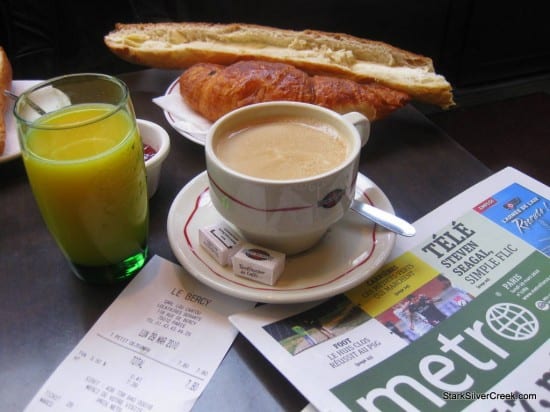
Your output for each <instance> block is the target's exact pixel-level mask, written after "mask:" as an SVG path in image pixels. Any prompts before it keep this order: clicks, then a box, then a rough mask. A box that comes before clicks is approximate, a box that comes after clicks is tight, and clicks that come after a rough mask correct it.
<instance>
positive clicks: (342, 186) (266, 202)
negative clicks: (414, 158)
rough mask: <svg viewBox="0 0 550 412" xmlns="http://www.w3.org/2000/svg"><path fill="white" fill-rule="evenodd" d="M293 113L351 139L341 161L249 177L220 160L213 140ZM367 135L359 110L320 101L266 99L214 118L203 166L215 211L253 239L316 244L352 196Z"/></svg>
mask: <svg viewBox="0 0 550 412" xmlns="http://www.w3.org/2000/svg"><path fill="white" fill-rule="evenodd" d="M277 116H292V117H302V118H308V119H313V120H315V121H316V122H317V123H323V124H328V125H330V126H332V127H333V128H334V129H336V130H337V132H338V135H339V136H341V137H342V138H344V139H346V141H347V143H348V144H349V149H348V154H347V156H346V158H345V160H344V161H342V162H341V163H340V164H339V165H338V166H336V167H335V168H333V169H332V170H329V171H328V172H325V173H322V174H319V175H315V176H311V177H305V178H299V179H292V180H289V179H287V180H272V179H263V178H258V177H253V176H248V175H245V174H243V173H240V172H237V171H235V170H234V169H232V168H230V167H228V166H227V165H226V164H224V163H223V162H222V161H221V160H220V158H219V157H218V156H217V154H216V152H215V144H216V140H217V139H219V138H220V137H223V136H224V135H226V134H227V133H228V131H229V130H235V129H237V128H239V127H243V128H244V127H246V126H247V125H248V124H250V123H252V122H258V121H259V120H261V119H272V118H274V117H277ZM369 134H370V123H369V120H368V119H367V118H366V117H365V116H363V115H362V114H360V113H356V112H352V113H347V114H344V115H340V114H338V113H336V112H334V111H332V110H329V109H325V108H323V107H320V106H316V105H311V104H306V103H297V102H269V103H259V104H254V105H249V106H245V107H243V108H240V109H237V110H235V111H232V112H230V113H228V114H226V115H225V116H223V117H222V118H220V119H219V120H217V121H216V122H215V123H214V124H213V125H212V127H211V128H210V130H209V131H208V134H207V136H206V143H205V152H206V169H207V172H208V179H209V187H210V196H211V199H212V203H213V205H214V207H215V208H216V210H217V211H218V212H219V213H220V214H221V215H222V216H223V217H224V218H225V219H226V220H227V221H228V222H230V223H231V224H233V225H234V226H235V227H236V228H237V229H238V230H240V231H241V233H242V234H243V235H244V237H245V238H246V239H247V240H248V241H249V242H252V243H255V244H258V245H260V246H264V247H266V248H270V249H275V250H278V251H281V252H284V253H287V254H296V253H299V252H302V251H305V250H307V249H309V248H310V247H312V246H313V245H315V244H316V243H317V242H318V241H319V240H320V239H321V238H322V237H323V235H324V234H325V232H326V231H327V229H328V228H329V227H330V226H331V225H333V224H334V223H336V222H337V221H339V220H340V219H341V218H342V217H343V216H344V214H345V213H346V212H347V210H348V209H349V207H350V204H351V200H352V199H353V197H354V195H355V181H356V178H357V172H358V164H359V155H360V152H361V148H362V147H363V146H364V145H365V143H366V142H367V140H368V137H369Z"/></svg>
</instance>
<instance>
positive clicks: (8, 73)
mask: <svg viewBox="0 0 550 412" xmlns="http://www.w3.org/2000/svg"><path fill="white" fill-rule="evenodd" d="M11 82H12V68H11V64H10V61H9V59H8V56H7V55H6V52H5V51H4V49H3V48H2V47H1V46H0V154H2V153H4V149H5V146H6V122H5V117H4V116H5V112H6V110H7V109H8V106H9V104H8V98H7V97H6V96H5V95H4V90H9V89H10V88H11Z"/></svg>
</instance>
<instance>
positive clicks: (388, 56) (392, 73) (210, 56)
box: [105, 22, 454, 107]
mask: <svg viewBox="0 0 550 412" xmlns="http://www.w3.org/2000/svg"><path fill="white" fill-rule="evenodd" d="M105 44H106V45H107V46H108V47H109V49H110V50H111V51H112V52H113V53H115V54H116V55H117V56H119V57H121V58H122V59H125V60H127V61H130V62H132V63H137V64H141V65H145V66H150V67H158V68H166V69H185V68H187V67H190V66H192V65H193V64H196V63H214V64H223V65H229V64H232V63H235V62H237V61H239V60H251V59H255V60H264V61H273V62H281V63H287V64H291V65H293V66H295V67H297V68H299V69H301V70H304V71H306V72H307V73H308V74H310V75H313V74H324V75H330V76H337V77H342V78H347V79H350V80H354V81H358V82H365V81H367V82H371V81H376V82H378V83H380V84H383V85H386V86H388V87H391V88H393V89H396V90H401V91H403V92H405V93H407V94H409V95H410V96H412V97H413V98H415V99H417V100H420V101H424V102H427V103H432V104H437V105H439V106H442V107H448V106H451V105H452V104H454V103H453V96H452V90H451V86H450V84H449V83H448V82H447V81H446V80H445V78H444V77H443V76H441V75H438V74H436V73H435V71H434V67H433V63H432V60H431V59H430V58H428V57H425V56H421V55H418V54H414V53H411V52H409V51H406V50H402V49H399V48H397V47H394V46H391V45H389V44H386V43H382V42H378V41H373V40H368V39H362V38H358V37H354V36H351V35H348V34H343V33H329V32H322V31H316V30H304V31H293V30H284V29H278V28H274V27H267V26H260V25H253V24H241V23H233V24H214V23H195V22H192V23H191V22H180V23H142V24H121V23H119V24H117V25H116V27H115V29H114V30H113V31H112V32H110V33H109V34H107V35H106V36H105Z"/></svg>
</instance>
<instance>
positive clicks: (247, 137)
mask: <svg viewBox="0 0 550 412" xmlns="http://www.w3.org/2000/svg"><path fill="white" fill-rule="evenodd" d="M213 148H214V152H215V153H216V156H217V157H218V158H219V159H220V160H221V161H222V163H224V164H225V165H226V166H228V167H229V168H231V169H233V170H235V171H237V172H239V173H242V174H245V175H248V176H252V177H257V178H262V179H270V180H290V179H302V178H307V177H311V176H317V175H321V174H323V173H325V172H328V171H330V170H332V169H334V168H336V167H338V166H339V165H341V164H342V163H343V162H344V161H345V160H346V159H347V158H348V155H349V151H350V143H349V142H348V140H347V139H346V138H345V137H342V136H340V134H339V133H338V131H337V130H336V128H335V127H333V126H331V125H330V124H328V123H324V122H320V121H316V120H314V119H309V118H307V117H294V116H281V117H272V118H267V119H262V120H259V121H258V122H251V123H249V124H247V125H246V126H242V127H240V128H238V129H234V130H228V131H226V132H225V133H222V134H220V135H218V136H217V138H216V140H215V142H214V147H213Z"/></svg>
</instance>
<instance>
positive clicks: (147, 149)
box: [143, 143, 157, 161]
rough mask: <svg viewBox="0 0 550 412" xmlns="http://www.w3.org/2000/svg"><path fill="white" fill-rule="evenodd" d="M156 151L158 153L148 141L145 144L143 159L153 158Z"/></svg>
mask: <svg viewBox="0 0 550 412" xmlns="http://www.w3.org/2000/svg"><path fill="white" fill-rule="evenodd" d="M156 153H157V151H156V150H155V149H153V147H151V146H149V145H148V144H146V143H144V144H143V159H144V160H145V161H147V160H149V159H150V158H152V157H153V156H154V155H155V154H156Z"/></svg>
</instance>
